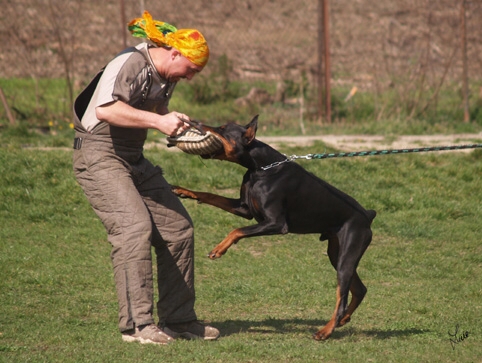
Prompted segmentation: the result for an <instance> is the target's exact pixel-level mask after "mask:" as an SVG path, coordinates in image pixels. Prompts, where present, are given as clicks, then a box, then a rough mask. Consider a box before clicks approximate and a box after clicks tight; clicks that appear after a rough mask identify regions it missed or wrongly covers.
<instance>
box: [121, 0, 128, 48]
mask: <svg viewBox="0 0 482 363" xmlns="http://www.w3.org/2000/svg"><path fill="white" fill-rule="evenodd" d="M120 12H121V14H120V15H121V24H122V28H121V31H122V45H123V48H126V47H127V34H126V26H127V20H126V4H125V0H120Z"/></svg>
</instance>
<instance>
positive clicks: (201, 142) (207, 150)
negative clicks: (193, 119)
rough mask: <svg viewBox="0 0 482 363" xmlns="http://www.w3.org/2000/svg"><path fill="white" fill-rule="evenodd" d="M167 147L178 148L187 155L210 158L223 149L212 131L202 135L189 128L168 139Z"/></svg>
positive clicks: (196, 130)
mask: <svg viewBox="0 0 482 363" xmlns="http://www.w3.org/2000/svg"><path fill="white" fill-rule="evenodd" d="M167 146H168V147H173V146H176V147H177V148H178V149H180V150H182V151H183V152H185V153H187V154H192V155H200V156H201V157H203V158H209V157H210V156H211V155H213V154H216V153H217V152H218V151H220V150H221V149H222V148H223V143H222V141H221V140H220V139H219V138H218V137H217V136H216V135H214V134H213V133H211V132H210V131H207V132H205V133H202V132H201V131H199V130H198V129H196V128H189V129H187V130H185V131H184V132H182V133H181V134H179V135H176V136H170V137H168V138H167Z"/></svg>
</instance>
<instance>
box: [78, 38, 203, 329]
mask: <svg viewBox="0 0 482 363" xmlns="http://www.w3.org/2000/svg"><path fill="white" fill-rule="evenodd" d="M121 56H122V57H121V58H122V60H121V62H120V64H117V65H116V67H110V68H109V65H108V66H107V67H106V69H105V70H104V71H101V72H100V73H99V74H98V75H97V76H96V77H95V78H94V79H93V81H92V82H91V84H90V85H89V86H87V87H86V89H85V90H84V91H83V92H82V93H81V94H80V95H79V97H78V98H77V99H76V101H75V105H74V114H75V130H76V133H75V142H74V149H75V150H74V156H73V166H74V172H75V176H76V178H77V181H78V183H79V184H80V186H81V187H82V189H83V191H84V193H85V195H86V197H87V199H88V200H89V202H90V204H91V205H92V207H93V209H94V211H95V213H96V214H97V215H98V216H99V218H100V219H101V220H102V223H103V224H104V226H105V229H106V231H107V234H108V240H109V242H110V243H111V245H112V253H111V259H112V264H113V267H114V278H115V285H116V289H117V296H118V301H119V329H120V331H121V332H122V331H126V330H130V329H133V328H134V326H141V325H144V324H152V323H154V320H153V272H152V256H151V247H152V246H153V247H154V250H155V253H156V257H157V273H158V289H159V302H158V304H157V312H158V315H159V324H160V325H161V326H162V325H164V324H166V323H181V322H188V321H192V320H196V314H195V311H194V301H195V293H194V238H193V224H192V220H191V218H190V216H189V215H188V213H187V211H186V210H185V208H184V207H183V205H182V203H181V202H180V201H179V199H178V198H177V197H176V196H175V195H174V194H173V193H172V192H171V190H170V186H169V184H168V183H167V181H166V180H165V179H164V177H163V175H162V170H161V168H160V167H159V166H154V165H153V164H151V162H149V161H148V160H147V159H145V158H144V156H143V145H144V142H145V139H146V137H147V130H145V129H128V128H120V127H115V126H111V125H109V124H107V123H105V122H100V123H99V122H98V120H92V117H93V116H92V115H93V111H95V107H96V104H95V99H96V98H100V97H102V94H101V93H102V92H104V94H105V89H102V87H104V88H106V87H105V84H104V86H99V84H102V82H103V81H102V78H103V77H107V78H109V77H108V76H106V73H108V72H112V71H114V73H115V74H110V79H115V82H114V83H112V82H110V85H111V87H112V90H113V91H112V95H107V97H112V98H113V99H114V100H122V101H124V102H126V103H128V104H130V105H131V106H133V107H136V108H139V109H144V110H149V111H153V110H155V109H156V107H158V106H159V105H161V106H162V105H165V106H167V104H168V102H169V99H170V96H171V95H170V92H172V90H173V88H174V85H170V84H169V83H168V82H167V81H166V80H164V79H162V78H161V77H160V76H159V74H158V73H157V71H156V70H155V68H154V67H153V64H152V61H151V60H150V57H149V55H148V53H147V46H140V47H139V46H138V47H136V48H130V49H127V50H126V51H124V52H123V53H121ZM104 83H109V82H104ZM98 94H100V95H98ZM104 98H105V97H104ZM89 115H91V116H89ZM89 117H90V119H88V118H89ZM81 120H82V121H81ZM84 121H85V122H84ZM84 124H88V125H90V127H92V124H94V125H95V126H94V127H93V128H92V129H90V130H87V129H86V127H85V125H84Z"/></svg>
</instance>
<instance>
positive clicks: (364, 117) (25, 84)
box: [0, 66, 482, 136]
mask: <svg viewBox="0 0 482 363" xmlns="http://www.w3.org/2000/svg"><path fill="white" fill-rule="evenodd" d="M223 67H225V66H223ZM223 67H221V66H220V67H219V71H218V72H213V73H212V74H210V75H203V74H201V75H199V76H198V77H196V78H195V79H194V80H192V82H180V83H179V84H178V85H177V87H176V92H174V94H173V98H172V100H171V103H170V109H171V110H176V111H180V112H184V113H186V114H188V115H190V116H191V117H192V118H194V119H198V120H200V121H203V122H204V123H206V124H210V125H221V124H224V123H226V122H228V121H236V122H239V123H248V122H249V121H250V120H251V118H252V117H253V116H254V115H256V114H260V115H261V123H260V129H261V131H262V132H263V134H264V135H300V134H302V132H303V129H304V130H305V134H306V135H320V134H331V133H334V134H376V135H387V136H391V135H402V134H409V135H413V134H416V135H421V134H437V133H477V132H482V100H481V99H480V98H479V97H478V96H477V95H478V89H479V88H480V84H478V83H476V82H474V84H472V85H471V91H472V92H471V95H472V96H471V99H470V113H471V122H469V123H464V122H461V121H462V120H463V110H462V107H461V103H462V100H461V98H460V92H459V85H457V84H447V86H446V87H444V89H442V90H441V91H440V95H439V96H438V98H437V100H438V102H431V103H430V102H429V99H430V96H431V92H432V91H430V90H427V91H426V92H425V93H424V97H423V100H421V101H419V103H417V102H415V99H414V98H416V97H415V96H412V97H407V96H405V97H404V98H403V99H404V103H403V102H402V101H401V95H400V94H399V92H400V91H399V90H398V89H395V90H393V89H389V90H387V91H386V92H385V91H384V92H381V94H380V95H377V94H375V93H374V92H372V91H366V90H365V91H359V92H358V93H356V95H355V96H354V97H353V98H352V99H350V100H349V101H348V102H345V101H344V99H345V97H346V95H347V94H348V92H349V91H350V89H348V88H346V87H341V86H337V87H334V88H333V89H332V114H333V116H332V120H333V122H332V123H330V124H328V123H326V122H324V123H322V122H320V120H318V112H317V109H318V108H317V91H316V89H315V88H314V86H312V85H309V84H306V85H305V88H304V89H305V92H304V108H303V116H302V117H301V116H300V105H299V104H297V103H279V102H274V103H268V104H265V105H259V104H252V105H247V106H239V105H237V104H236V99H237V98H238V97H242V96H246V95H247V94H248V93H249V91H250V89H251V88H252V87H257V88H262V89H265V90H266V91H268V92H269V93H270V94H271V95H274V93H275V88H276V84H275V83H274V82H261V81H256V82H240V81H234V80H231V79H229V76H228V75H227V74H226V71H225V69H224V68H223ZM285 84H286V86H287V94H286V97H287V99H291V100H294V99H296V98H298V97H299V85H297V84H296V83H293V82H289V81H285ZM0 87H1V88H2V89H3V90H4V92H5V94H6V98H7V102H8V104H9V106H10V108H11V109H12V113H13V114H14V116H15V117H16V120H17V123H18V124H19V125H21V126H23V127H27V128H29V129H35V130H36V131H37V132H39V133H41V132H43V133H49V134H53V135H58V134H63V133H65V131H66V130H69V129H70V128H71V127H72V124H71V121H72V112H71V105H70V101H69V99H68V98H69V97H68V92H67V87H66V85H65V81H64V80H61V79H38V80H35V79H0ZM79 92H80V89H77V90H75V91H74V94H75V95H77V94H78V93H79ZM427 98H428V99H427ZM414 103H415V104H416V106H414V105H413V104H414ZM427 103H428V104H429V105H430V107H427V108H426V109H424V105H426V104H427ZM414 108H415V111H414V112H413V113H412V109H414ZM421 109H424V112H421ZM8 123H9V121H8V120H7V117H6V113H5V112H4V111H3V105H0V130H1V129H3V128H5V126H6V125H7V124H8Z"/></svg>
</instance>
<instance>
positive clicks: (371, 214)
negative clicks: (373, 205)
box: [367, 209, 377, 223]
mask: <svg viewBox="0 0 482 363" xmlns="http://www.w3.org/2000/svg"><path fill="white" fill-rule="evenodd" d="M367 216H368V218H369V219H370V223H371V222H373V220H374V219H375V217H376V216H377V212H376V211H374V210H373V209H369V210H367Z"/></svg>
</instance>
